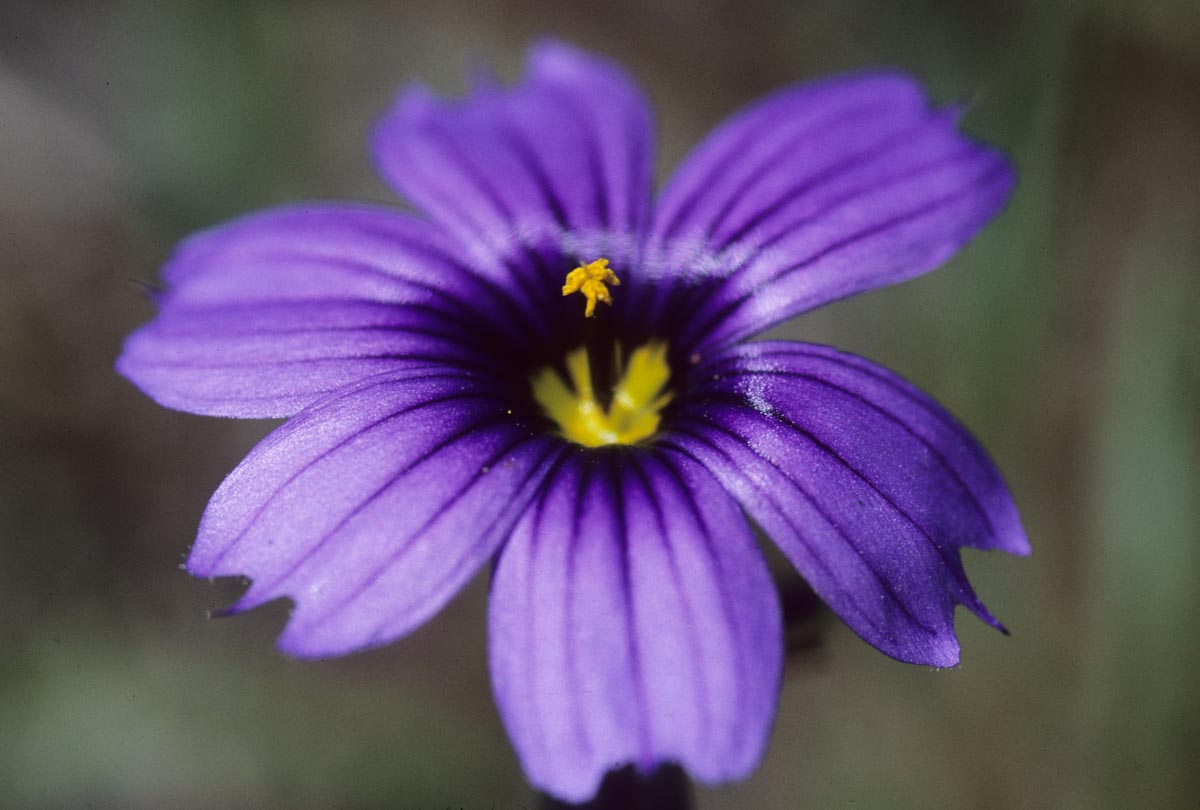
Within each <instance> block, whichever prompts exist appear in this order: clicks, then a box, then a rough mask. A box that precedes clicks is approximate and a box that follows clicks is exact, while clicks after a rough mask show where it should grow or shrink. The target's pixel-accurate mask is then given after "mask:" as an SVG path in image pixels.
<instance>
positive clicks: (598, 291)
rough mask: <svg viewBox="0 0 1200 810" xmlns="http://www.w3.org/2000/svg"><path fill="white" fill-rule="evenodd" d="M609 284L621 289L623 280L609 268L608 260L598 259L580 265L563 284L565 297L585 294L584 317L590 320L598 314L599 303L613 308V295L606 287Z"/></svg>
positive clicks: (568, 274) (569, 274) (568, 275)
mask: <svg viewBox="0 0 1200 810" xmlns="http://www.w3.org/2000/svg"><path fill="white" fill-rule="evenodd" d="M608 284H611V285H612V286H614V287H619V286H621V279H619V278H617V274H616V273H614V272H613V271H612V270H611V269H610V268H609V266H608V259H596V261H594V262H589V263H588V264H583V265H580V266H579V267H576V268H575V269H574V270H572V271H571V272H570V273H567V280H566V282H565V283H564V284H563V295H570V294H571V293H574V292H581V293H583V297H584V298H586V299H587V307H586V308H585V309H584V310H583V317H585V318H590V317H592V316H593V315H595V314H596V302H597V301H603V302H604V303H606V304H608V305H609V306H612V294H611V293H609V291H608V287H607V286H606V285H608Z"/></svg>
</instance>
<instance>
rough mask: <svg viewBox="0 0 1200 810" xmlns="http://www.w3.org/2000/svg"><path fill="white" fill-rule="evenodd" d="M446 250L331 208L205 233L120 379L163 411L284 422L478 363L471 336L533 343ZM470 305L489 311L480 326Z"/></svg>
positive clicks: (138, 336)
mask: <svg viewBox="0 0 1200 810" xmlns="http://www.w3.org/2000/svg"><path fill="white" fill-rule="evenodd" d="M442 241H443V237H441V236H440V235H439V234H438V233H437V232H436V230H435V229H433V228H432V227H431V226H429V225H427V224H424V223H420V222H418V221H416V220H413V219H411V218H409V217H405V216H403V215H401V214H397V213H395V212H391V211H386V210H382V209H374V208H369V207H363V206H333V205H318V206H307V207H296V208H287V209H280V210H276V211H270V212H266V213H264V214H257V215H254V216H251V217H246V218H244V219H241V220H237V221H234V222H232V223H229V224H227V225H224V226H221V227H219V228H216V229H213V230H210V231H207V232H205V233H202V234H199V235H197V236H194V237H192V238H191V239H189V240H188V241H186V242H185V243H183V245H182V246H181V247H180V248H179V249H178V251H177V252H176V254H175V256H174V257H173V258H172V259H171V261H170V263H168V265H167V267H166V268H165V270H164V280H165V281H166V283H167V284H168V285H169V289H168V291H167V292H166V293H165V294H164V295H162V296H161V297H160V299H159V314H158V317H157V318H156V319H155V320H154V321H153V322H152V323H150V324H149V325H147V326H146V327H144V328H142V329H141V330H139V331H138V332H136V333H134V334H133V335H132V336H131V337H130V338H129V340H128V342H127V343H126V345H125V350H124V352H123V354H122V356H121V358H120V359H119V360H118V363H117V367H118V369H119V370H120V371H121V373H123V374H124V375H125V376H126V377H128V378H129V379H131V380H132V381H133V382H134V383H136V384H137V385H138V386H139V387H141V388H142V389H143V390H144V391H146V392H147V393H148V394H150V395H151V396H152V397H154V398H155V399H156V400H157V401H159V402H160V403H162V404H164V405H167V406H169V407H173V408H179V409H181V410H187V411H193V412H197V413H205V414H214V415H221V416H247V417H262V416H287V415H290V414H292V413H295V412H296V411H298V410H299V409H301V408H303V407H304V406H305V405H307V404H309V403H311V402H312V401H314V400H315V399H317V398H319V397H320V396H322V395H323V394H325V393H327V392H330V391H333V390H336V389H337V388H339V387H341V386H343V385H346V384H348V383H351V382H354V381H356V380H359V379H362V378H363V377H366V376H369V375H371V374H375V373H379V372H382V371H386V370H388V369H391V368H396V367H398V366H400V365H407V364H410V363H411V362H412V361H414V360H426V361H432V362H453V361H458V362H463V363H467V362H470V361H472V360H473V359H477V357H478V353H477V352H476V351H474V350H472V349H470V348H469V347H468V345H467V344H466V342H465V341H464V338H466V337H468V336H478V335H489V337H490V339H491V343H492V345H494V343H495V341H496V340H497V339H499V340H508V341H510V342H512V343H513V344H514V345H516V346H524V345H527V344H528V345H536V344H538V343H539V342H540V340H541V338H540V337H539V336H537V335H526V334H524V333H520V332H519V331H518V330H519V328H520V325H521V324H525V323H529V322H530V320H529V319H528V318H524V317H513V318H509V319H504V318H502V317H499V316H495V317H493V316H491V315H490V313H491V312H501V311H503V309H504V306H505V302H504V300H503V299H502V297H501V294H500V293H499V292H497V291H495V290H494V289H493V285H492V284H491V283H490V282H487V281H485V280H483V279H481V278H480V277H477V276H475V275H474V274H473V273H472V272H471V271H469V270H468V269H466V268H465V267H462V266H461V265H458V264H456V263H455V262H454V261H453V260H451V259H449V258H447V257H448V256H449V255H451V253H450V251H449V249H448V247H447V246H445V245H443V244H442ZM472 297H474V298H477V299H479V300H481V301H483V302H486V303H489V304H491V306H490V307H489V306H480V307H479V310H480V312H479V314H476V312H475V311H474V310H470V309H468V307H467V305H466V303H465V302H466V301H467V300H468V299H470V298H472ZM508 305H509V306H510V307H511V306H515V305H513V304H511V302H509V304H508ZM513 311H514V312H520V310H513ZM496 335H498V336H499V337H498V338H496V337H494V336H496Z"/></svg>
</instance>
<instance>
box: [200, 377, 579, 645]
mask: <svg viewBox="0 0 1200 810" xmlns="http://www.w3.org/2000/svg"><path fill="white" fill-rule="evenodd" d="M560 451H561V442H559V441H558V440H556V439H553V438H551V437H547V436H543V435H531V432H530V430H529V429H528V427H526V426H525V425H523V424H521V423H520V422H519V420H517V419H516V418H515V417H514V416H513V415H512V413H511V411H510V410H509V409H508V408H507V407H506V405H505V403H504V401H503V399H501V398H499V397H497V396H496V393H495V392H494V391H493V390H492V388H491V386H490V385H489V384H488V381H487V380H486V379H484V378H480V377H478V376H476V375H473V374H470V373H465V372H461V371H453V370H449V369H411V370H409V371H407V372H404V373H389V374H385V375H380V376H377V377H375V378H371V379H369V380H366V381H363V382H361V383H359V384H358V385H356V386H353V387H350V388H348V389H346V390H343V391H341V392H339V393H338V394H336V395H333V396H330V397H328V398H326V399H325V400H323V401H321V402H318V403H316V404H314V405H313V406H311V407H309V408H308V409H306V410H304V411H302V412H301V413H300V414H298V415H297V416H295V417H294V418H293V419H291V420H289V421H288V422H287V423H286V424H284V425H283V426H282V427H280V428H278V429H277V430H275V431H274V432H273V433H271V434H270V435H269V436H268V437H267V438H266V439H264V440H263V442H262V443H261V444H260V445H259V446H258V447H257V448H255V449H254V451H253V452H251V453H250V455H249V456H247V458H246V459H245V460H244V461H243V462H242V463H241V464H240V465H239V466H238V468H237V469H235V470H234V471H233V472H232V473H231V474H230V475H229V477H228V478H227V479H226V480H225V482H224V483H223V484H222V485H221V487H220V488H219V489H218V490H217V492H216V494H215V495H214V496H213V499H212V501H211V502H210V504H209V506H208V509H207V510H206V512H205V514H204V519H203V521H202V523H201V526H200V532H199V536H198V538H197V540H196V544H195V546H194V547H193V549H192V553H191V556H190V558H189V560H188V570H189V571H191V572H192V573H194V574H197V575H200V576H229V575H241V576H246V577H249V578H251V579H252V580H253V582H252V584H251V586H250V588H249V590H248V591H247V592H246V593H245V595H244V596H243V597H242V599H241V600H240V601H239V602H238V603H237V605H236V606H235V608H234V609H235V610H244V609H248V608H251V607H254V606H256V605H259V604H262V603H263V602H266V601H269V600H272V599H276V598H279V597H284V596H286V597H290V598H291V599H292V600H294V602H295V609H294V610H293V612H292V615H291V619H290V620H289V622H288V625H287V628H286V629H285V631H284V633H283V635H282V637H281V638H280V647H281V648H282V649H284V650H285V651H287V652H289V653H291V654H294V655H299V656H305V657H323V656H331V655H340V654H342V653H346V652H350V651H353V650H357V649H362V648H365V647H372V646H376V645H379V644H384V643H386V642H388V641H391V640H393V639H395V638H397V637H399V636H401V635H403V634H404V633H406V632H408V631H409V630H411V629H412V628H414V627H416V626H417V625H419V624H420V623H421V622H423V621H424V620H426V619H427V618H429V616H431V615H432V614H433V613H434V612H435V611H437V610H438V609H439V608H440V607H441V606H442V605H443V604H444V603H445V602H446V601H447V600H448V599H449V598H450V597H451V596H453V595H454V594H455V593H456V592H457V591H458V589H459V588H460V587H461V586H462V585H463V584H464V583H465V582H466V581H467V579H469V578H470V576H471V575H472V574H473V573H474V572H475V571H476V570H477V569H478V568H479V566H480V565H482V564H483V563H484V562H485V561H486V560H487V559H488V558H489V557H490V555H492V554H493V553H494V552H495V550H496V548H497V547H498V546H499V544H500V543H501V542H503V540H504V539H505V537H506V536H507V535H508V532H509V531H510V530H511V528H512V525H513V523H514V522H515V521H516V519H517V518H518V516H519V515H520V513H521V512H522V510H523V509H524V506H525V503H526V501H527V500H528V499H529V498H530V497H531V496H532V494H533V493H534V491H535V489H536V487H537V485H538V483H539V482H540V480H541V476H542V475H543V474H544V471H545V468H546V467H547V466H548V465H549V463H550V461H551V459H552V456H553V455H554V453H556V452H560Z"/></svg>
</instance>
